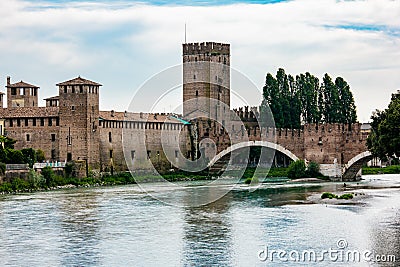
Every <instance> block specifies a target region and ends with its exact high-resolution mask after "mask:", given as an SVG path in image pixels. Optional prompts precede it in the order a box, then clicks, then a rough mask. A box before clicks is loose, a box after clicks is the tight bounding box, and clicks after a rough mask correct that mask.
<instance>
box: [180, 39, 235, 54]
mask: <svg viewBox="0 0 400 267" xmlns="http://www.w3.org/2000/svg"><path fill="white" fill-rule="evenodd" d="M182 46H183V55H198V54H211V55H212V54H216V55H229V54H230V44H223V43H215V42H203V43H187V44H182Z"/></svg>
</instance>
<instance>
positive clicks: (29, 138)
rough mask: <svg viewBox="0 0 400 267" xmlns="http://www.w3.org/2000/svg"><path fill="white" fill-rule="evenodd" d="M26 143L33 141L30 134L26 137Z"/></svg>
mask: <svg viewBox="0 0 400 267" xmlns="http://www.w3.org/2000/svg"><path fill="white" fill-rule="evenodd" d="M26 141H27V142H29V141H31V136H30V135H29V134H27V135H26Z"/></svg>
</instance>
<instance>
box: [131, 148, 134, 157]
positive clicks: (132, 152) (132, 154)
mask: <svg viewBox="0 0 400 267" xmlns="http://www.w3.org/2000/svg"><path fill="white" fill-rule="evenodd" d="M131 158H132V159H134V158H135V150H132V151H131Z"/></svg>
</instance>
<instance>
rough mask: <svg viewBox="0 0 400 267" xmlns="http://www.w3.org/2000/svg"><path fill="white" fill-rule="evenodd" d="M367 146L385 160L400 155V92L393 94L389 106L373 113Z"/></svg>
mask: <svg viewBox="0 0 400 267" xmlns="http://www.w3.org/2000/svg"><path fill="white" fill-rule="evenodd" d="M371 119H372V122H371V133H370V134H369V136H368V139H367V146H368V149H369V150H370V151H371V153H372V154H373V155H375V156H377V157H379V158H381V159H383V160H386V159H387V158H388V157H393V158H399V157H400V134H399V133H400V93H399V92H398V93H397V94H393V95H392V99H391V102H390V104H389V107H388V108H387V109H385V110H384V111H379V110H377V111H376V112H374V113H373V115H372V117H371Z"/></svg>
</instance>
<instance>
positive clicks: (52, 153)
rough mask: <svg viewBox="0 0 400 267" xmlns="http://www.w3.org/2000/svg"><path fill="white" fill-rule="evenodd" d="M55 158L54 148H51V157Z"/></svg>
mask: <svg viewBox="0 0 400 267" xmlns="http://www.w3.org/2000/svg"><path fill="white" fill-rule="evenodd" d="M55 158H56V150H55V149H52V150H51V159H55Z"/></svg>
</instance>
